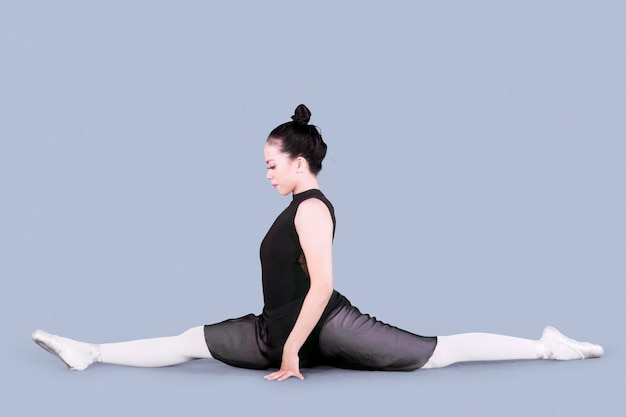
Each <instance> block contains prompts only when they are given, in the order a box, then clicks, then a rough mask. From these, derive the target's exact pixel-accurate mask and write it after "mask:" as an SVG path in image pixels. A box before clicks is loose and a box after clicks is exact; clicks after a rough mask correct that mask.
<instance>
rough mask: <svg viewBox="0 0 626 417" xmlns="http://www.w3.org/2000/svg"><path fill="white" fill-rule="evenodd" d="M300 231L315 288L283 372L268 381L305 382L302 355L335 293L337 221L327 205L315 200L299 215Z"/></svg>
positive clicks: (289, 341) (289, 343) (300, 318)
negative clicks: (301, 371) (300, 357)
mask: <svg viewBox="0 0 626 417" xmlns="http://www.w3.org/2000/svg"><path fill="white" fill-rule="evenodd" d="M295 225H296V231H297V232H298V237H299V238H300V246H302V251H303V252H304V256H305V258H306V262H307V268H308V271H309V277H310V279H311V287H310V288H309V292H308V293H307V295H306V297H305V298H304V303H303V304H302V309H301V310H300V314H299V315H298V319H297V320H296V324H295V325H294V326H293V329H292V330H291V333H290V334H289V337H288V338H287V341H286V342H285V346H284V347H283V359H282V364H281V368H280V370H278V371H277V372H273V373H271V374H269V375H267V376H266V379H271V380H278V381H282V380H284V379H287V378H289V377H290V376H295V377H297V378H300V379H302V378H303V377H302V374H301V373H300V370H299V358H298V352H299V350H300V348H301V347H302V345H303V344H304V342H305V341H306V339H307V338H308V337H309V335H310V334H311V331H312V330H313V328H314V327H315V325H316V324H317V322H318V321H319V319H320V317H321V316H322V313H323V312H324V309H325V308H326V305H327V304H328V301H329V300H330V297H331V295H332V293H333V268H332V244H333V221H332V218H331V216H330V212H329V211H328V207H326V205H325V204H324V203H323V202H322V201H320V200H318V199H316V198H311V199H309V200H306V201H304V202H302V203H301V204H300V206H299V207H298V211H297V212H296V219H295Z"/></svg>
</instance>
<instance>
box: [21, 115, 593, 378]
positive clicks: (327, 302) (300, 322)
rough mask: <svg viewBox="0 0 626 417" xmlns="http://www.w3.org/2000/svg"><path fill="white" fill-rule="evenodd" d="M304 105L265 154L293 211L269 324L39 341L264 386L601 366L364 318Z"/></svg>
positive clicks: (489, 337)
mask: <svg viewBox="0 0 626 417" xmlns="http://www.w3.org/2000/svg"><path fill="white" fill-rule="evenodd" d="M310 116H311V113H310V111H309V109H308V108H307V107H306V106H304V105H302V104H301V105H299V106H298V107H297V108H296V110H295V114H294V116H292V121H290V122H287V123H283V124H281V125H280V126H278V127H276V128H275V129H274V130H273V131H272V132H271V133H270V135H269V137H268V139H267V141H266V143H265V148H264V153H265V162H266V164H267V179H268V180H270V181H271V183H272V186H273V187H274V188H275V189H276V190H277V191H278V192H279V193H280V194H281V195H288V194H292V201H291V204H289V206H288V207H287V208H286V209H285V210H284V211H283V212H282V213H281V214H280V215H279V216H278V218H277V219H276V221H275V222H274V224H273V225H272V226H271V228H270V229H269V231H268V232H267V235H266V236H265V238H264V239H263V242H262V243H261V251H260V255H261V265H262V282H263V296H264V307H263V312H262V313H261V314H260V315H253V314H249V315H247V316H244V317H240V318H236V319H231V320H226V321H224V322H221V323H217V324H212V325H205V326H198V327H194V328H191V329H189V330H187V331H185V332H184V333H182V334H180V335H178V336H173V337H160V338H154V339H142V340H133V341H128V342H120V343H103V344H92V343H84V342H78V341H76V340H72V339H67V338H64V337H61V336H56V335H51V334H49V333H46V332H44V331H43V330H36V331H35V332H34V333H33V336H32V337H33V340H34V341H35V342H36V343H37V344H39V345H40V346H41V347H43V348H44V349H46V350H47V351H49V352H50V353H52V354H53V355H55V356H57V357H58V358H59V359H61V361H63V362H64V363H65V364H66V365H67V366H68V367H69V368H70V369H72V370H83V369H86V368H87V367H88V366H90V365H91V364H93V363H95V362H102V363H111V364H119V365H127V366H150V367H156V366H168V365H174V364H178V363H182V362H186V361H190V360H193V359H205V358H215V359H217V360H220V361H222V362H225V363H227V364H230V365H233V366H238V367H244V368H252V369H270V368H274V369H278V370H276V371H274V372H271V373H269V374H267V375H266V376H265V378H266V379H268V380H277V381H282V380H285V379H287V378H289V377H297V378H300V379H303V376H302V374H301V373H300V369H301V368H305V367H311V366H316V365H330V366H336V367H341V368H348V369H368V370H384V371H411V370H415V369H425V368H441V367H444V366H448V365H450V364H453V363H457V362H467V361H497V360H517V359H558V360H569V359H584V358H597V357H600V356H602V354H603V353H604V352H603V349H602V347H601V346H600V345H596V344H592V343H587V342H578V341H576V340H573V339H570V338H568V337H566V336H564V335H563V334H561V333H559V331H558V330H556V329H555V328H554V327H546V328H545V329H544V331H543V335H542V337H541V338H540V339H539V340H530V339H522V338H517V337H511V336H502V335H497V334H489V333H466V334H457V335H452V336H439V337H424V336H419V335H416V334H413V333H410V332H407V331H404V330H401V329H398V328H397V327H394V326H390V325H388V324H385V323H382V322H380V321H378V320H376V319H375V318H373V317H370V316H369V315H367V314H362V313H361V312H360V311H359V310H358V309H357V308H356V307H354V306H352V305H351V304H350V302H349V301H348V300H347V299H346V298H345V297H344V296H343V295H341V294H340V293H338V292H337V291H335V290H334V289H333V272H332V242H333V236H334V231H335V214H334V210H333V206H332V205H331V203H330V202H329V201H328V200H327V199H326V197H325V196H324V195H323V194H322V192H321V191H320V189H319V185H318V180H317V173H318V172H319V171H320V169H321V168H322V160H323V159H324V156H325V155H326V143H324V141H323V140H322V136H321V135H320V133H319V131H318V129H317V128H316V127H315V126H314V125H310V124H309V119H310Z"/></svg>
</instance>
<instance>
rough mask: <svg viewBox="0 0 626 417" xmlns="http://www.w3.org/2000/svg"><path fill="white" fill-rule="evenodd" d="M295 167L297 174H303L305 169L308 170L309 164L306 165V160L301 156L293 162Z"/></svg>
mask: <svg viewBox="0 0 626 417" xmlns="http://www.w3.org/2000/svg"><path fill="white" fill-rule="evenodd" d="M294 163H295V165H296V172H297V173H298V174H300V173H302V172H305V171H306V169H307V168H308V166H309V164H308V163H307V161H306V159H305V158H303V157H302V156H299V157H297V158H296V160H295V161H294Z"/></svg>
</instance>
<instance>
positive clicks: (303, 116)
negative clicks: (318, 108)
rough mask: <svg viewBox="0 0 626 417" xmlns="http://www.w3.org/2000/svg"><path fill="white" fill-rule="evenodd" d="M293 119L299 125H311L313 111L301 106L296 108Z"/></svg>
mask: <svg viewBox="0 0 626 417" xmlns="http://www.w3.org/2000/svg"><path fill="white" fill-rule="evenodd" d="M291 119H292V120H293V121H294V122H296V123H298V124H299V125H302V126H306V125H307V124H309V120H311V111H310V110H309V109H308V108H307V106H305V105H304V104H300V105H299V106H298V107H296V110H295V111H294V114H293V116H291Z"/></svg>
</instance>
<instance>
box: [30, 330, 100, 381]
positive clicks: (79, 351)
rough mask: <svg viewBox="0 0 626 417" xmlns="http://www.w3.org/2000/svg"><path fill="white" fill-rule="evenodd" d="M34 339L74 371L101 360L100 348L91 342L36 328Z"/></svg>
mask: <svg viewBox="0 0 626 417" xmlns="http://www.w3.org/2000/svg"><path fill="white" fill-rule="evenodd" d="M32 338H33V341H34V342H35V343H37V344H38V345H39V346H41V347H42V348H44V349H45V350H47V351H48V352H50V353H52V354H53V355H54V356H56V357H57V358H59V359H61V361H63V363H65V365H67V367H68V368H70V370H72V371H82V370H84V369H87V367H88V366H89V365H91V364H92V363H94V362H99V353H98V349H97V348H96V347H95V346H94V345H92V344H89V343H82V342H77V341H76V340H72V339H67V338H65V337H61V336H56V335H53V334H50V333H47V332H44V331H43V330H35V331H34V332H33V335H32Z"/></svg>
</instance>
